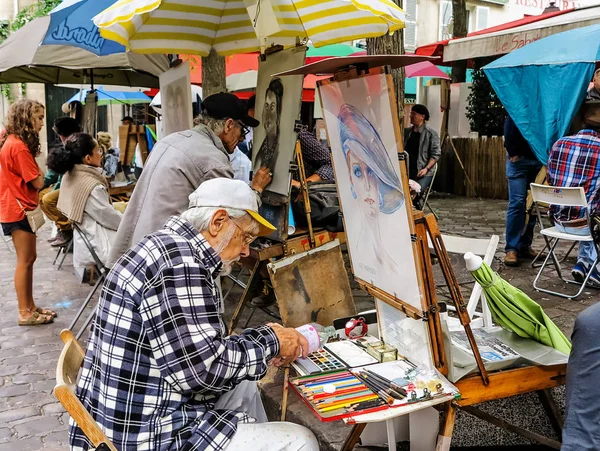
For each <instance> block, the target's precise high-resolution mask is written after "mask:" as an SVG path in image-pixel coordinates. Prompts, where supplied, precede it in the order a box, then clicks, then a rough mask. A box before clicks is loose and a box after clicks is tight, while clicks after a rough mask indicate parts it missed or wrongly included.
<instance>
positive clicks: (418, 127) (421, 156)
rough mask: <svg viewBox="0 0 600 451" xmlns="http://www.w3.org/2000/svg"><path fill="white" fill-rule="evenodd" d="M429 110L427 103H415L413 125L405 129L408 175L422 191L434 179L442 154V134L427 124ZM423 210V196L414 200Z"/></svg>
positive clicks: (412, 113) (416, 206) (411, 119)
mask: <svg viewBox="0 0 600 451" xmlns="http://www.w3.org/2000/svg"><path fill="white" fill-rule="evenodd" d="M428 120H429V110H428V109H427V107H426V106H425V105H419V104H417V105H414V106H413V107H412V109H411V111H410V123H411V124H412V126H411V127H408V128H405V129H404V149H405V150H406V152H407V153H408V164H409V167H408V177H409V178H410V179H411V180H414V181H415V182H417V183H418V184H419V185H420V186H421V193H423V192H424V191H425V189H426V188H427V187H429V185H431V182H432V181H433V174H434V173H435V166H436V164H437V161H438V160H439V159H440V157H441V155H442V150H441V147H440V135H439V134H438V132H436V131H435V130H434V129H433V128H431V127H429V126H428V125H427V121H428ZM413 205H414V206H415V208H417V209H419V210H421V209H422V206H421V196H417V197H415V199H414V201H413Z"/></svg>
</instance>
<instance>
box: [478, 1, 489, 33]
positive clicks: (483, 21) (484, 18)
mask: <svg viewBox="0 0 600 451" xmlns="http://www.w3.org/2000/svg"><path fill="white" fill-rule="evenodd" d="M489 16H490V8H488V7H487V6H478V7H477V8H476V10H475V31H479V30H483V29H485V28H487V27H488V17H489Z"/></svg>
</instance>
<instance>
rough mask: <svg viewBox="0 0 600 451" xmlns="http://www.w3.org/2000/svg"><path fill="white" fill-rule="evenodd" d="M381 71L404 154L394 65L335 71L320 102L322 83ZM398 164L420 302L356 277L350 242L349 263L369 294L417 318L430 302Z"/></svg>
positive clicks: (402, 169)
mask: <svg viewBox="0 0 600 451" xmlns="http://www.w3.org/2000/svg"><path fill="white" fill-rule="evenodd" d="M381 75H383V76H384V77H385V80H386V88H387V94H388V100H389V105H390V109H391V111H392V117H391V120H392V124H393V133H394V137H395V143H396V151H397V153H398V154H399V155H403V154H404V147H403V141H402V133H401V128H400V121H399V119H398V114H397V109H396V105H397V102H396V95H395V93H394V88H393V86H394V84H393V80H392V75H391V69H390V68H389V67H388V66H385V67H377V68H370V69H368V70H367V71H366V72H363V73H359V72H358V71H357V70H356V69H353V70H351V71H349V72H338V73H336V74H335V76H334V77H333V78H330V79H327V80H321V81H319V82H317V88H318V91H319V100H320V101H321V105H324V103H323V97H322V93H321V87H322V86H327V85H331V84H334V83H345V82H348V81H349V80H360V79H362V78H365V77H371V76H381ZM324 108H325V107H324ZM325 123H326V127H327V134H328V136H329V137H330V141H331V136H332V133H334V132H333V131H332V130H330V127H328V126H327V121H325ZM332 165H333V166H334V171H335V161H334V158H333V157H332ZM398 165H399V168H400V180H401V183H402V189H403V193H404V202H405V205H406V206H407V207H406V211H407V221H408V229H409V231H410V234H411V240H412V258H413V259H414V264H415V270H416V279H417V284H418V290H419V293H420V304H421V305H420V306H415V305H413V304H411V303H410V302H407V301H406V300H404V299H402V295H399V294H398V293H390V292H387V291H385V290H384V289H382V288H381V287H378V286H377V285H376V284H374V283H372V281H370V280H364V279H362V278H360V277H357V276H356V271H355V268H354V260H353V258H352V253H351V249H350V248H351V246H350V245H348V254H349V257H350V258H349V260H350V266H351V269H352V273H353V274H354V275H355V279H356V281H357V282H358V283H359V284H360V285H361V287H362V288H363V289H365V291H367V292H369V293H370V294H372V295H373V296H375V297H377V298H378V299H380V300H381V301H383V302H385V303H387V304H389V305H391V306H393V307H395V308H396V309H398V310H400V311H402V312H404V313H405V314H406V315H408V316H410V317H412V318H415V319H417V318H423V317H424V316H425V313H424V312H426V311H427V310H428V309H429V305H428V300H427V299H426V292H425V282H424V280H423V275H422V273H421V270H420V268H421V267H422V262H421V258H420V256H419V251H418V247H417V243H416V235H415V222H414V216H413V211H412V208H411V207H410V206H411V205H412V200H411V199H410V188H409V184H408V171H407V166H406V164H405V163H404V161H398ZM335 173H336V174H337V171H335ZM336 185H337V189H338V197H339V199H340V210H341V211H342V213H343V209H344V206H343V202H342V196H341V193H340V186H339V183H336ZM402 208H404V207H402ZM342 217H343V221H344V228H345V230H348V229H347V224H346V215H342ZM347 240H348V241H349V240H350V237H349V236H348V237H347Z"/></svg>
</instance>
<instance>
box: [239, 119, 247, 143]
mask: <svg viewBox="0 0 600 451" xmlns="http://www.w3.org/2000/svg"><path fill="white" fill-rule="evenodd" d="M237 123H238V125H239V126H240V128H241V130H242V132H241V135H240V141H243V140H244V138H246V136H248V133H250V127H247V126H246V125H244V123H243V122H242V121H237Z"/></svg>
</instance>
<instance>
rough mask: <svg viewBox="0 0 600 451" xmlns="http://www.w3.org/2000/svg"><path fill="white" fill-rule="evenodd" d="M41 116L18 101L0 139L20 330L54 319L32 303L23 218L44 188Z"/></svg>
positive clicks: (31, 243)
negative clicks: (22, 327) (12, 246)
mask: <svg viewBox="0 0 600 451" xmlns="http://www.w3.org/2000/svg"><path fill="white" fill-rule="evenodd" d="M44 114H45V112H44V106H43V105H42V104H41V103H39V102H36V101H34V100H27V99H24V100H19V101H18V102H16V103H15V104H13V105H12V106H11V107H10V109H9V110H8V117H7V121H6V128H5V130H4V132H3V133H2V135H1V137H0V222H1V223H2V231H3V232H4V235H6V236H8V235H11V236H12V240H13V243H14V245H15V250H16V253H17V266H16V268H15V291H16V292H17V300H18V303H19V320H18V322H19V326H35V325H39V324H48V323H51V322H52V321H53V320H54V317H55V316H56V313H55V312H53V311H52V310H47V309H42V308H39V307H37V306H36V305H35V302H34V300H33V264H34V262H35V260H36V258H37V253H36V236H35V233H34V232H33V231H32V229H31V227H30V226H29V223H28V221H27V218H26V216H25V211H31V210H34V209H35V208H36V207H37V206H38V202H39V195H38V192H39V190H40V189H42V188H43V187H44V176H43V174H42V171H41V170H40V168H39V166H38V164H37V163H36V161H35V157H37V156H38V155H39V153H40V135H39V134H40V131H41V130H42V127H43V126H44Z"/></svg>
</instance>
